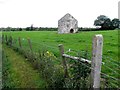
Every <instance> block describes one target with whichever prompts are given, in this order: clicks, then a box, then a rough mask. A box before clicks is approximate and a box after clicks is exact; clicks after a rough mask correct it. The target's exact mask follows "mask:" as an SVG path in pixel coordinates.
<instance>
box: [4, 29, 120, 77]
mask: <svg viewBox="0 0 120 90" xmlns="http://www.w3.org/2000/svg"><path fill="white" fill-rule="evenodd" d="M3 34H4V35H8V36H10V35H11V36H12V37H13V38H14V39H17V38H18V37H21V40H22V45H23V47H24V48H25V49H27V48H29V46H28V43H27V40H26V39H27V38H30V39H31V42H32V48H33V50H34V51H36V50H38V49H47V50H48V51H51V52H53V53H54V54H55V55H56V56H57V57H58V56H59V48H58V45H59V44H63V45H64V47H65V50H68V49H72V50H75V51H79V50H80V51H83V50H87V51H88V53H89V56H90V57H91V54H92V38H93V36H94V35H95V34H102V35H103V38H104V42H103V62H105V64H104V65H103V66H102V72H103V73H106V74H108V75H111V76H114V77H115V78H118V77H119V73H118V72H119V62H118V46H119V45H118V30H111V31H93V32H79V33H76V34H57V32H56V31H32V32H30V31H22V32H3ZM17 45H18V42H17ZM74 55H75V54H74ZM90 57H89V59H90ZM106 66H108V67H110V68H111V69H109V68H108V67H106ZM114 71H116V72H114Z"/></svg>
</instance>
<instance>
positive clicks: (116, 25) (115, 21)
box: [112, 18, 120, 29]
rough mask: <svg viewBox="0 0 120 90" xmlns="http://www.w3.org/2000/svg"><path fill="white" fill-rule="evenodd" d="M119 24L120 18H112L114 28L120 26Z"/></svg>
mask: <svg viewBox="0 0 120 90" xmlns="http://www.w3.org/2000/svg"><path fill="white" fill-rule="evenodd" d="M119 24H120V20H119V19H117V18H114V19H113V20H112V25H113V29H116V28H119Z"/></svg>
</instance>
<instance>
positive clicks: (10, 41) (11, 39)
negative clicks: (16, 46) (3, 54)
mask: <svg viewBox="0 0 120 90" xmlns="http://www.w3.org/2000/svg"><path fill="white" fill-rule="evenodd" d="M9 39H10V42H9V43H10V46H12V42H13V40H12V36H10V38H9Z"/></svg>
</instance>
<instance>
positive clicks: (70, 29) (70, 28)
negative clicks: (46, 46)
mask: <svg viewBox="0 0 120 90" xmlns="http://www.w3.org/2000/svg"><path fill="white" fill-rule="evenodd" d="M77 31H78V21H77V20H76V19H75V18H74V17H73V16H72V15H70V14H69V13H67V14H66V15H65V16H63V17H62V18H61V19H60V20H59V21H58V33H60V34H62V33H76V32H77Z"/></svg>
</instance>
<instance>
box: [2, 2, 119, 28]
mask: <svg viewBox="0 0 120 90" xmlns="http://www.w3.org/2000/svg"><path fill="white" fill-rule="evenodd" d="M0 2H2V3H0V12H1V13H0V27H2V26H5V27H7V26H12V27H27V26H30V25H31V24H34V25H35V26H38V27H40V26H44V27H47V26H48V27H57V23H58V22H57V21H58V20H59V19H60V18H61V17H62V16H63V15H65V14H66V13H70V14H72V15H73V16H74V17H75V18H76V19H77V20H78V22H79V27H91V26H93V23H94V20H95V19H96V18H97V16H99V15H101V14H103V15H106V16H108V17H110V18H111V19H112V18H117V17H118V0H116V1H115V0H89V1H88V0H0Z"/></svg>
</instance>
